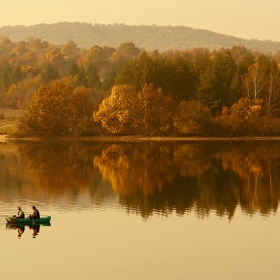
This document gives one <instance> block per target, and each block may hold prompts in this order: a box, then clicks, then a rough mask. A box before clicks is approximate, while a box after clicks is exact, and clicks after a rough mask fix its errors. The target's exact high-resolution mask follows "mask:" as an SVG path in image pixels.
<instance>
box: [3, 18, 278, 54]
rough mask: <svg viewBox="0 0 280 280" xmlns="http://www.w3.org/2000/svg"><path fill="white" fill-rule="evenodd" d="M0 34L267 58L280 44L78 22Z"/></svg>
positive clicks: (196, 31) (199, 32)
mask: <svg viewBox="0 0 280 280" xmlns="http://www.w3.org/2000/svg"><path fill="white" fill-rule="evenodd" d="M0 34H2V35H5V36H8V37H9V38H10V39H11V40H12V41H14V42H18V41H24V40H26V38H29V37H34V38H41V39H42V40H44V41H47V42H52V43H54V44H56V45H64V44H66V43H67V42H68V41H69V40H73V41H75V42H76V44H77V45H78V46H79V47H83V48H90V47H91V46H93V45H99V46H111V47H114V48H116V47H117V46H119V45H120V44H121V43H123V42H134V44H135V45H136V46H137V47H139V48H143V49H145V50H147V51H152V50H155V49H157V50H158V51H160V52H162V51H167V50H175V49H180V50H185V49H194V48H200V47H203V48H208V49H209V50H217V49H220V48H222V47H223V48H231V47H233V46H244V47H246V48H248V49H251V50H253V51H254V50H259V51H261V52H264V53H266V54H268V53H274V54H275V53H276V52H278V50H279V49H280V42H274V41H270V40H266V41H261V40H256V39H252V40H246V39H241V38H237V37H233V36H228V35H223V34H219V33H215V32H212V31H209V30H203V29H194V28H191V27H186V26H157V25H151V26H147V25H125V24H113V25H112V24H108V25H105V24H94V25H92V24H89V23H79V22H72V23H70V22H60V23H54V24H37V25H32V26H23V25H18V26H3V27H1V28H0Z"/></svg>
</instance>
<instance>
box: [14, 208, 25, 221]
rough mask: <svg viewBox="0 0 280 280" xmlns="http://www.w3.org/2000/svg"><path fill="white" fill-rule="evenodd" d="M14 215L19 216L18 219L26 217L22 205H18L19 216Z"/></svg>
mask: <svg viewBox="0 0 280 280" xmlns="http://www.w3.org/2000/svg"><path fill="white" fill-rule="evenodd" d="M14 217H15V218H17V219H24V218H25V215H24V212H23V211H22V209H21V208H20V207H18V214H17V216H16V215H14Z"/></svg>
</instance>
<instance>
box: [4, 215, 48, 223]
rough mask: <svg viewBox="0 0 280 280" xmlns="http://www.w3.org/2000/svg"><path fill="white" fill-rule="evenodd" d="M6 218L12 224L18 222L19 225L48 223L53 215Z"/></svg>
mask: <svg viewBox="0 0 280 280" xmlns="http://www.w3.org/2000/svg"><path fill="white" fill-rule="evenodd" d="M6 220H7V222H8V223H10V224H17V225H32V224H47V223H49V222H50V220H51V216H46V217H42V218H40V219H34V220H33V219H29V218H25V219H17V218H15V217H6Z"/></svg>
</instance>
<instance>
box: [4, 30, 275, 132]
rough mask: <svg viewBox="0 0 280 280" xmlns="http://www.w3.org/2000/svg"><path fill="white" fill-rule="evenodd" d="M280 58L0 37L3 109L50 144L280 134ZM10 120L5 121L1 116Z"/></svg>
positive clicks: (243, 51)
mask: <svg viewBox="0 0 280 280" xmlns="http://www.w3.org/2000/svg"><path fill="white" fill-rule="evenodd" d="M279 66H280V53H276V54H275V55H268V54H264V53H261V52H258V51H252V50H250V49H247V48H245V47H241V46H234V47H231V48H220V49H217V50H209V49H208V48H194V49H187V50H186V49H184V50H174V51H172V50H169V51H165V52H159V51H158V50H156V49H155V50H153V51H145V50H143V49H140V48H138V47H137V46H136V45H135V44H134V43H132V42H125V43H121V44H120V45H119V46H117V47H116V48H114V47H111V46H99V45H93V46H91V47H90V48H88V49H86V48H80V47H79V46H78V45H77V44H76V43H75V42H74V41H73V40H70V41H68V42H67V43H65V44H64V45H55V44H52V43H49V42H47V41H43V40H41V39H36V38H32V37H30V38H28V39H27V40H26V41H19V42H12V41H11V40H10V39H9V38H8V37H7V36H3V35H2V36H0V106H1V107H9V108H20V109H27V112H28V113H27V116H26V117H25V119H24V120H23V123H22V126H21V128H20V131H19V133H20V134H22V135H24V134H28V135H39V136H43V137H47V136H90V135H104V134H115V135H116V134H117V135H143V136H179V135H182V136H185V135H210V136H214V135H215V136H217V135H223V136H244V135H246V136H264V135H265V136H267V135H280V72H279ZM3 117H4V116H2V118H3Z"/></svg>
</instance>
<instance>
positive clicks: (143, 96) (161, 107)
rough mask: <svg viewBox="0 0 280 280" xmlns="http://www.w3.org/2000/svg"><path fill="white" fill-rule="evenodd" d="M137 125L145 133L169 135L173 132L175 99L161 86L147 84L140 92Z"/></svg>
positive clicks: (140, 131)
mask: <svg viewBox="0 0 280 280" xmlns="http://www.w3.org/2000/svg"><path fill="white" fill-rule="evenodd" d="M137 104H139V105H138V106H139V109H138V112H139V113H138V114H137V119H136V121H137V123H138V124H137V127H139V133H141V134H144V135H150V136H155V135H168V134H170V133H172V132H173V113H174V106H175V104H174V101H173V99H172V98H171V97H170V96H165V95H164V94H163V92H162V90H161V89H160V88H156V87H154V86H153V85H152V84H145V85H144V86H143V89H142V91H140V92H139V93H138V96H137Z"/></svg>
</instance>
